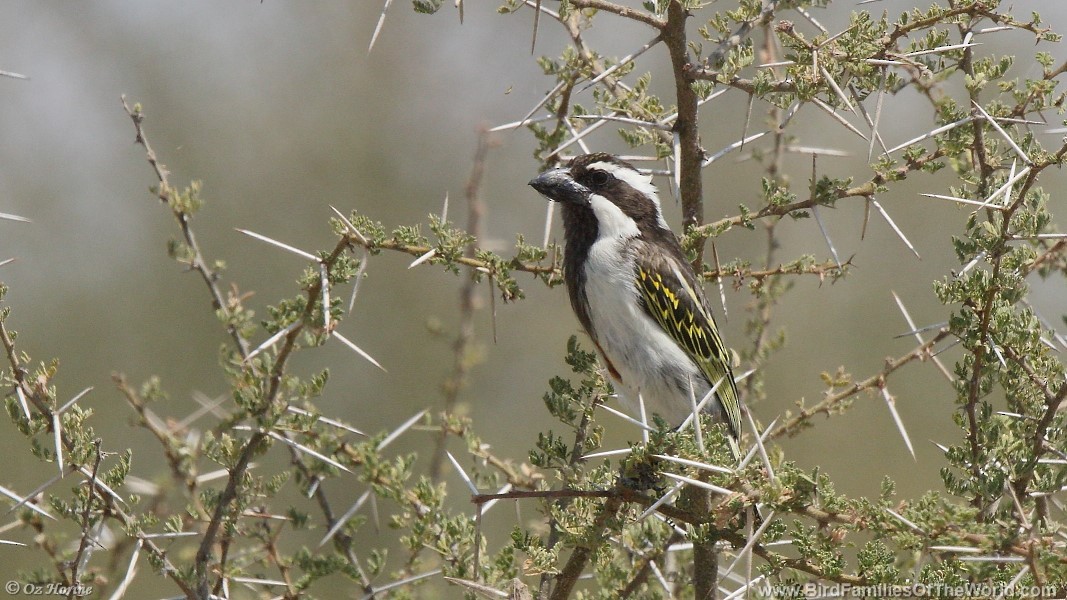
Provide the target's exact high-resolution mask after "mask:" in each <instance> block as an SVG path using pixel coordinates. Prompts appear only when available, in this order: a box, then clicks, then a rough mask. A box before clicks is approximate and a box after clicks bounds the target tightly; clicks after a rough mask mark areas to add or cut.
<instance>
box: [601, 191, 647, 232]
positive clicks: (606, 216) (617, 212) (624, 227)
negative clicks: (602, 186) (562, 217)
mask: <svg viewBox="0 0 1067 600" xmlns="http://www.w3.org/2000/svg"><path fill="white" fill-rule="evenodd" d="M589 207H590V208H592V209H593V214H594V215H596V222H597V239H601V240H604V239H612V238H614V239H627V238H632V237H634V236H636V235H638V233H640V232H639V231H638V230H637V223H635V222H634V220H633V219H631V218H630V215H628V214H626V213H624V212H622V209H621V208H619V207H618V206H615V203H614V202H612V201H611V200H608V199H607V198H605V197H603V196H601V195H600V194H592V195H590V196H589Z"/></svg>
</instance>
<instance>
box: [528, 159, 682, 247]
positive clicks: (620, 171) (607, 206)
mask: <svg viewBox="0 0 1067 600" xmlns="http://www.w3.org/2000/svg"><path fill="white" fill-rule="evenodd" d="M530 185H531V186H532V187H533V188H534V189H535V190H537V191H538V192H540V193H541V194H542V195H544V196H546V197H547V198H548V199H550V200H554V201H556V202H559V203H561V204H562V205H563V206H564V211H565V214H566V213H567V212H577V213H578V214H581V215H583V216H585V217H586V218H589V217H592V218H594V219H596V222H597V224H598V225H599V226H600V228H601V234H602V235H603V234H605V233H608V231H605V229H608V230H612V232H614V230H619V229H626V230H629V229H631V228H641V227H642V226H648V227H662V228H663V229H667V225H666V223H665V222H664V221H663V216H662V213H661V212H660V203H659V195H658V194H657V192H656V186H654V185H652V176H651V175H642V174H641V173H640V172H639V171H638V170H637V169H636V168H634V166H633V165H631V164H630V163H628V162H626V161H624V160H620V159H619V158H618V157H615V156H612V155H610V154H604V153H597V154H583V155H581V156H578V157H575V158H574V159H573V160H571V161H570V162H569V163H567V165H566V166H562V167H557V168H555V169H549V170H548V171H545V172H544V173H541V174H540V175H538V176H537V177H535V178H534V179H532V180H531V181H530ZM609 234H610V233H609Z"/></svg>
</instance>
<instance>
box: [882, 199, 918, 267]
mask: <svg viewBox="0 0 1067 600" xmlns="http://www.w3.org/2000/svg"><path fill="white" fill-rule="evenodd" d="M871 204H873V205H874V207H875V208H876V209H878V214H880V215H882V218H883V219H885V222H886V223H889V226H890V227H892V228H893V231H894V232H896V234H897V237H899V238H900V241H902V242H904V245H905V246H907V247H908V250H911V253H912V254H914V255H915V258H917V259H919V260H922V257H921V256H919V251H918V250H916V249H915V246H913V245H912V244H911V242H910V241H908V238H907V236H905V235H904V232H903V231H901V230H900V227H897V224H896V222H894V221H893V218H892V217H890V216H889V213H888V212H886V210H885V209H884V208H882V205H881V204H879V203H878V201H877V200H875V199H874V198H873V197H872V198H871Z"/></svg>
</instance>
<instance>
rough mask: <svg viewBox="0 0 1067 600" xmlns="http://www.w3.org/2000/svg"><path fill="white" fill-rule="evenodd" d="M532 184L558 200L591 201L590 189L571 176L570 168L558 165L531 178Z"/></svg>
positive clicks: (575, 202)
mask: <svg viewBox="0 0 1067 600" xmlns="http://www.w3.org/2000/svg"><path fill="white" fill-rule="evenodd" d="M530 186H531V187H532V188H533V189H535V190H537V191H538V192H540V193H541V194H542V195H544V196H547V197H548V198H549V199H550V200H555V201H556V202H572V203H574V204H583V205H584V204H588V203H589V189H588V188H586V187H585V186H584V185H582V184H580V183H578V182H577V181H575V180H574V178H573V177H571V174H570V170H568V169H566V168H563V167H557V168H555V169H549V170H548V171H545V172H544V173H541V174H540V175H538V176H537V177H534V178H533V179H531V180H530Z"/></svg>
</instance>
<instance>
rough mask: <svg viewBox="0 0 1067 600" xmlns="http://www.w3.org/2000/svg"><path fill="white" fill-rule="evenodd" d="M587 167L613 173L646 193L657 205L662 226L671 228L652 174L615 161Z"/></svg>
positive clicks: (657, 212) (598, 215) (596, 163)
mask: <svg viewBox="0 0 1067 600" xmlns="http://www.w3.org/2000/svg"><path fill="white" fill-rule="evenodd" d="M586 168H587V169H598V170H600V171H604V172H606V173H611V175H612V176H613V177H615V179H618V180H619V181H622V182H624V183H625V184H626V185H628V186H630V187H632V188H633V189H635V190H637V191H638V192H640V193H642V194H644V195H645V196H646V197H648V198H650V199H651V200H652V202H653V203H655V205H656V216H657V218H658V220H659V225H660V227H663V228H664V229H667V230H670V227H668V226H667V222H666V221H665V220H664V219H663V208H662V206H661V205H660V202H659V190H658V189H656V186H655V185H653V184H652V176H651V175H642V174H640V173H638V172H637V171H634V170H632V169H627V168H626V167H623V166H620V165H617V164H615V163H610V162H603V161H601V162H595V163H592V164H590V165H589V166H587V167H586ZM594 211H595V209H594ZM620 212H621V211H620ZM599 217H600V214H599V213H597V218H599Z"/></svg>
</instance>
